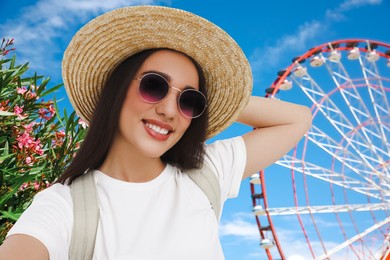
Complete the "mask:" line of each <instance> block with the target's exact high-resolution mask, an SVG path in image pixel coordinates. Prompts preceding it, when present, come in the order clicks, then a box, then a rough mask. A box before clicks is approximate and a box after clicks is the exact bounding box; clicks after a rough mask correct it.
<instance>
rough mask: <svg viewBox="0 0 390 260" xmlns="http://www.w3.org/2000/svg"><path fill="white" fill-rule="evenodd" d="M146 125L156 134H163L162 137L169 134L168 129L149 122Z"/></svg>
mask: <svg viewBox="0 0 390 260" xmlns="http://www.w3.org/2000/svg"><path fill="white" fill-rule="evenodd" d="M145 125H146V127H148V128H149V129H152V130H153V131H155V132H156V133H159V134H162V135H167V134H168V133H169V130H168V129H165V128H162V127H159V126H157V125H153V124H151V123H148V122H146V123H145Z"/></svg>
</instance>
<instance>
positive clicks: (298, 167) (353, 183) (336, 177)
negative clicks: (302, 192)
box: [276, 155, 383, 200]
mask: <svg viewBox="0 0 390 260" xmlns="http://www.w3.org/2000/svg"><path fill="white" fill-rule="evenodd" d="M276 164H278V165H280V166H283V167H286V168H288V169H291V170H294V171H297V172H300V173H303V174H305V175H308V176H311V177H314V178H316V179H319V180H322V181H326V182H328V183H332V184H335V185H338V186H340V187H344V188H347V189H349V190H353V191H355V192H358V193H361V194H364V195H367V196H370V197H372V198H376V199H379V200H383V196H382V194H381V192H380V187H378V186H377V185H374V184H372V183H370V184H369V183H366V182H361V181H360V180H357V179H354V178H351V177H349V176H345V175H343V174H340V173H337V172H335V171H331V170H329V169H326V168H324V167H322V166H319V165H316V164H313V163H309V162H305V161H303V160H299V159H297V158H294V157H292V156H289V155H286V156H284V157H283V158H281V159H280V160H278V161H277V162H276Z"/></svg>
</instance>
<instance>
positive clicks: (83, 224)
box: [69, 172, 99, 260]
mask: <svg viewBox="0 0 390 260" xmlns="http://www.w3.org/2000/svg"><path fill="white" fill-rule="evenodd" d="M71 194H72V200H73V231H72V238H71V241H70V247H69V259H70V260H90V259H92V257H93V251H94V248H95V238H96V232H97V227H98V222H99V206H98V201H97V193H96V186H95V181H94V179H93V175H92V173H91V172H87V173H86V174H84V175H82V176H80V177H78V178H76V179H75V180H74V181H73V182H72V185H71Z"/></svg>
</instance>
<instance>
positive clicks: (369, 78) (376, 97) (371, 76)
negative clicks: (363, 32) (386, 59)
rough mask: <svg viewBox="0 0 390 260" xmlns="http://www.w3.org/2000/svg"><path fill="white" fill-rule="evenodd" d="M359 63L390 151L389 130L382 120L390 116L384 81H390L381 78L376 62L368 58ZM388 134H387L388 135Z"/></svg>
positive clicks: (360, 59) (360, 60) (361, 59)
mask: <svg viewBox="0 0 390 260" xmlns="http://www.w3.org/2000/svg"><path fill="white" fill-rule="evenodd" d="M359 63H360V66H361V69H362V73H363V75H364V80H365V83H366V86H367V90H368V92H369V96H370V100H371V103H372V105H373V108H374V111H375V115H376V118H377V119H378V121H379V126H380V127H381V132H382V136H383V138H384V139H383V140H384V142H383V143H384V144H387V149H388V151H390V144H389V142H388V141H389V140H388V139H387V138H388V133H389V131H388V129H387V131H386V129H385V128H383V122H382V120H383V119H384V118H386V117H388V116H389V111H390V105H389V100H388V98H387V95H386V91H385V87H384V85H383V81H387V82H389V81H390V79H387V78H383V77H381V76H380V74H379V72H378V67H377V64H376V63H375V62H370V61H369V59H367V57H366V58H365V59H363V58H362V57H360V58H359ZM387 91H388V90H387ZM386 132H387V134H386Z"/></svg>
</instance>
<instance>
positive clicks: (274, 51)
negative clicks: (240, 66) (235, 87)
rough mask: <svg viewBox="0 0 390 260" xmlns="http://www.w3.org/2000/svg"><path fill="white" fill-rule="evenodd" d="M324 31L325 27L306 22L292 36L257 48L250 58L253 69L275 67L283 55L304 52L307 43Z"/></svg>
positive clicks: (317, 23) (316, 23) (286, 36)
mask: <svg viewBox="0 0 390 260" xmlns="http://www.w3.org/2000/svg"><path fill="white" fill-rule="evenodd" d="M325 30H326V27H324V25H323V24H321V23H320V22H318V21H313V22H308V23H305V24H303V25H301V26H300V27H299V28H298V31H297V32H296V33H294V34H293V35H285V36H283V37H282V38H280V39H279V40H278V41H277V42H276V43H274V44H273V45H272V46H265V47H260V48H257V49H256V50H255V51H254V53H253V54H252V56H251V58H250V59H251V64H252V66H253V69H254V70H259V69H261V70H263V69H266V68H267V67H275V66H276V65H277V64H279V59H280V58H281V57H282V56H283V55H284V54H285V53H287V52H289V51H291V50H295V51H303V50H306V49H307V48H308V46H307V43H308V42H309V41H310V40H312V39H314V38H316V37H317V36H318V35H319V34H323V32H324V31H325ZM291 58H292V57H291ZM283 60H285V59H283Z"/></svg>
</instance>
